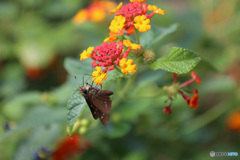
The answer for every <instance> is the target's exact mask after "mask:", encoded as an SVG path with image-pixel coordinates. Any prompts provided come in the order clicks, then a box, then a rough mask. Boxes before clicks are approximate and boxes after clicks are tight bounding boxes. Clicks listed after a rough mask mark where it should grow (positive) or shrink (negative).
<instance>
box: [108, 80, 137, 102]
mask: <svg viewBox="0 0 240 160" xmlns="http://www.w3.org/2000/svg"><path fill="white" fill-rule="evenodd" d="M133 79H134V77H132V78H129V79H128V80H127V82H126V83H125V86H124V88H123V89H122V90H121V91H120V92H119V94H118V96H117V98H116V99H115V100H114V101H113V103H112V105H113V106H117V105H118V104H119V103H120V102H121V101H122V100H123V99H124V98H125V94H126V93H127V91H128V89H129V87H130V86H131V85H132V82H133Z"/></svg>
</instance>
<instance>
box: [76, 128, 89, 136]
mask: <svg viewBox="0 0 240 160" xmlns="http://www.w3.org/2000/svg"><path fill="white" fill-rule="evenodd" d="M78 132H79V134H81V135H83V134H85V133H86V132H87V128H86V127H80V128H79V130H78Z"/></svg>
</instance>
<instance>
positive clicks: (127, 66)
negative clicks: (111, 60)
mask: <svg viewBox="0 0 240 160" xmlns="http://www.w3.org/2000/svg"><path fill="white" fill-rule="evenodd" d="M133 63H134V61H133V60H132V59H128V60H127V59H126V58H123V59H121V60H120V62H119V66H120V67H121V68H122V70H121V72H122V73H123V74H125V75H126V74H127V73H128V72H129V73H132V74H134V73H136V68H137V65H136V64H133Z"/></svg>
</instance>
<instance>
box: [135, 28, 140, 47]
mask: <svg viewBox="0 0 240 160" xmlns="http://www.w3.org/2000/svg"><path fill="white" fill-rule="evenodd" d="M134 29H135V33H136V39H137V44H140V38H139V32H138V30H137V29H136V28H135V27H134Z"/></svg>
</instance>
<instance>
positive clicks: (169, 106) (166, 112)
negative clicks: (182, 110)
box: [163, 105, 172, 114]
mask: <svg viewBox="0 0 240 160" xmlns="http://www.w3.org/2000/svg"><path fill="white" fill-rule="evenodd" d="M163 113H165V114H171V113H172V108H171V105H168V106H166V107H165V108H164V109H163Z"/></svg>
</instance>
